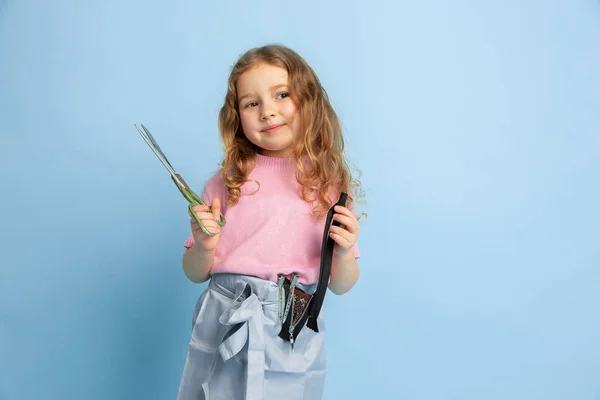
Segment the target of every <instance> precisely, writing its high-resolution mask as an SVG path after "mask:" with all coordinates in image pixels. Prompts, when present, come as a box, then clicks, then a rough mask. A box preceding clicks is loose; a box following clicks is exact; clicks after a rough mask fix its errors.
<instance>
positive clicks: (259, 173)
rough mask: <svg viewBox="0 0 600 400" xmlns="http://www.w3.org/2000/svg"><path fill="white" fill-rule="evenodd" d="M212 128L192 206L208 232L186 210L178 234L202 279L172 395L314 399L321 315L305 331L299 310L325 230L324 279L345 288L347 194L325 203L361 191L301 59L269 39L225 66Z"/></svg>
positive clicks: (349, 283) (350, 233)
mask: <svg viewBox="0 0 600 400" xmlns="http://www.w3.org/2000/svg"><path fill="white" fill-rule="evenodd" d="M219 131H220V134H221V139H222V141H223V143H224V147H225V155H224V160H223V162H222V165H221V169H220V171H219V172H218V173H216V174H215V175H214V176H213V177H212V178H211V179H210V180H209V181H208V182H207V183H206V185H205V188H204V192H203V195H202V197H203V199H204V201H205V203H206V204H207V206H196V207H195V208H194V212H195V213H196V215H197V216H198V218H199V219H200V221H201V222H202V224H203V225H204V227H205V228H206V229H207V230H208V233H206V232H203V230H202V229H201V227H200V226H199V225H198V224H197V223H196V222H195V220H194V219H192V220H191V229H192V233H191V234H190V236H189V238H188V239H187V240H186V242H185V247H186V251H185V253H184V256H183V269H184V272H185V274H186V276H187V277H188V278H189V279H190V280H191V281H193V282H198V283H199V282H204V281H207V280H208V279H210V283H209V286H208V288H207V290H206V291H205V292H204V293H203V294H202V296H201V297H200V299H199V301H198V304H197V306H196V308H195V310H194V316H193V330H192V334H191V339H190V343H189V347H188V353H187V358H186V362H185V366H184V370H183V375H182V378H181V383H180V387H179V396H178V399H181V400H184V399H185V400H187V399H194V400H196V399H207V400H212V399H227V400H237V399H253V400H258V399H266V400H270V399H277V400H279V399H307V400H308V399H310V400H318V399H321V398H322V394H323V388H324V382H325V350H324V334H325V330H324V322H323V317H322V315H318V317H316V320H315V321H313V322H312V324H313V325H312V328H311V329H309V328H307V327H304V328H303V325H304V322H306V318H304V320H303V321H300V322H298V318H299V317H305V316H307V315H308V313H309V311H307V309H308V307H304V306H305V305H306V304H307V303H310V298H311V294H315V291H316V289H317V282H318V279H319V273H320V262H321V261H322V260H321V258H322V246H323V245H322V240H323V241H325V240H326V239H327V237H326V236H325V237H324V230H325V232H326V233H327V234H328V235H329V236H330V237H331V239H332V240H333V241H330V243H334V247H333V254H332V255H331V259H330V260H331V275H330V280H329V283H328V287H329V289H330V290H331V291H332V292H333V293H335V294H338V295H339V294H344V293H346V292H348V291H349V290H350V289H351V288H352V287H353V286H354V284H355V283H356V281H357V279H358V275H359V269H358V265H357V262H356V259H357V258H358V257H359V251H358V247H357V245H356V241H357V238H358V234H359V224H358V220H357V218H356V217H355V216H354V214H353V212H352V211H351V210H352V209H353V207H352V204H353V202H354V199H352V198H351V197H350V198H349V204H348V205H347V206H346V207H344V206H335V207H333V208H332V205H333V204H334V203H335V201H336V199H337V198H338V197H339V196H340V195H341V194H342V195H343V194H344V192H350V193H360V183H359V182H358V181H357V180H355V179H353V178H352V175H351V173H350V172H349V170H348V168H347V164H346V161H345V159H344V155H343V147H344V142H343V137H342V130H341V127H340V123H339V121H338V118H337V116H336V114H335V112H334V111H333V108H332V107H331V105H330V103H329V100H328V97H327V94H326V92H325V90H324V89H323V88H322V86H321V84H320V82H319V80H318V78H317V76H316V75H315V73H314V71H313V70H312V69H311V67H310V66H308V65H307V63H306V62H305V61H304V59H303V58H302V57H300V56H299V55H298V54H297V53H295V52H294V51H292V50H291V49H289V48H286V47H284V46H280V45H269V46H264V47H260V48H255V49H251V50H249V51H248V52H246V53H245V54H244V55H242V57H241V58H240V59H239V60H238V61H237V63H236V64H235V65H234V67H233V69H232V71H231V74H230V77H229V82H228V88H227V94H226V96H225V104H224V105H223V107H222V108H221V111H220V113H219ZM208 204H210V207H209V206H208ZM332 210H334V211H332ZM328 211H329V216H331V215H332V213H333V212H334V214H333V220H334V221H335V223H334V224H328V223H327V222H328V220H329V219H326V218H325V217H326V214H327V213H328ZM222 218H224V219H222ZM217 222H219V223H217ZM222 222H225V223H224V224H223V223H222ZM326 285H327V282H326V283H325V286H326ZM294 315H295V316H294ZM310 323H311V322H309V324H310ZM293 324H295V325H293ZM284 326H285V327H290V329H289V332H290V333H289V338H288V336H287V331H286V330H285V329H284Z"/></svg>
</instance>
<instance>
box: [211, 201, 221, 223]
mask: <svg viewBox="0 0 600 400" xmlns="http://www.w3.org/2000/svg"><path fill="white" fill-rule="evenodd" d="M211 208H212V213H213V215H214V216H215V218H216V219H219V218H220V213H221V201H220V200H219V198H218V197H213V200H212V206H211Z"/></svg>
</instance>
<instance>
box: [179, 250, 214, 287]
mask: <svg viewBox="0 0 600 400" xmlns="http://www.w3.org/2000/svg"><path fill="white" fill-rule="evenodd" d="M214 261H215V250H208V251H204V250H201V249H199V248H198V247H197V244H196V243H194V245H193V246H192V247H190V248H189V249H187V250H186V251H185V253H183V271H184V272H185V275H186V276H187V277H188V279H189V280H190V281H192V282H194V283H202V282H206V281H207V280H208V279H209V278H210V270H211V268H212V266H213V263H214Z"/></svg>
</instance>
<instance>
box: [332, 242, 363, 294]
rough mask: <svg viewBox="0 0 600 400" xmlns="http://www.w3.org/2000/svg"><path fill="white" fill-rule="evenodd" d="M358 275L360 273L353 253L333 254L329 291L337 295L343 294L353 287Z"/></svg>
mask: <svg viewBox="0 0 600 400" xmlns="http://www.w3.org/2000/svg"><path fill="white" fill-rule="evenodd" d="M359 275H360V271H359V268H358V263H357V262H356V258H354V252H353V251H349V252H347V253H346V254H345V255H339V254H337V253H335V252H334V253H333V260H332V263H331V276H330V278H329V290H331V291H332V292H333V293H335V294H337V295H341V294H345V293H347V292H348V291H350V289H352V288H353V287H354V284H356V281H358V276H359Z"/></svg>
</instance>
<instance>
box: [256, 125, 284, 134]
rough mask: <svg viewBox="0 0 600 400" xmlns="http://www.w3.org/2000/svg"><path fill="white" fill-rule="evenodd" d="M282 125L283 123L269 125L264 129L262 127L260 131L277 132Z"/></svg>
mask: <svg viewBox="0 0 600 400" xmlns="http://www.w3.org/2000/svg"><path fill="white" fill-rule="evenodd" d="M282 126H283V124H278V125H271V126H269V127H267V128H266V129H263V130H262V131H261V132H265V133H274V132H277V131H278V130H279V129H280V128H281V127H282Z"/></svg>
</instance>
